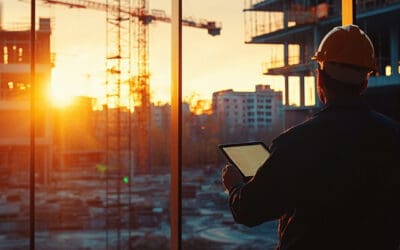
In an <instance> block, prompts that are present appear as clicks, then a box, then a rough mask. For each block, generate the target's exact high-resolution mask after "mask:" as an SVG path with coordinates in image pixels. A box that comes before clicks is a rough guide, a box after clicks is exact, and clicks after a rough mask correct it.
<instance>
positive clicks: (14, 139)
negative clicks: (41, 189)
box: [0, 18, 52, 182]
mask: <svg viewBox="0 0 400 250" xmlns="http://www.w3.org/2000/svg"><path fill="white" fill-rule="evenodd" d="M0 25H1V24H0ZM50 35H51V27H50V19H49V18H41V19H40V20H39V29H38V30H37V31H36V37H37V39H36V51H37V58H36V79H35V82H36V86H35V92H36V97H35V99H36V105H37V109H36V112H35V113H36V145H37V150H36V151H37V152H36V154H37V155H36V162H37V166H38V169H37V173H39V177H40V180H41V181H42V182H45V181H46V180H47V171H46V169H48V168H50V167H51V164H52V128H51V115H50V108H49V105H48V103H47V102H48V98H47V90H48V89H49V87H50V76H51V69H52V58H51V53H50ZM30 76H31V73H30V30H29V26H24V25H19V26H18V25H17V26H12V27H10V28H4V29H3V27H0V119H1V122H0V124H1V125H0V169H1V172H2V173H1V175H0V176H1V177H2V178H5V179H7V176H8V174H10V173H9V172H14V173H13V174H22V175H24V176H26V177H27V174H28V166H29V159H30V158H29V157H30V156H29V152H30V140H29V138H30V137H29V135H30V98H31V83H30V82H31V80H30Z"/></svg>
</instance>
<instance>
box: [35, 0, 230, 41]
mask: <svg viewBox="0 0 400 250" xmlns="http://www.w3.org/2000/svg"><path fill="white" fill-rule="evenodd" d="M41 2H43V3H45V4H58V5H63V6H67V7H70V8H80V9H93V10H101V11H107V10H112V11H120V12H122V13H125V14H129V15H130V16H132V17H137V18H139V20H141V21H142V22H143V23H144V24H150V23H151V22H153V21H160V22H166V23H170V22H171V17H169V16H167V15H166V14H165V12H164V11H163V10H157V9H154V10H151V11H150V12H149V13H147V12H146V13H144V12H143V10H141V9H139V8H133V9H129V10H126V9H121V8H120V7H119V6H117V5H110V4H106V3H101V2H96V1H91V0H41ZM182 25H183V26H189V27H194V28H200V29H206V30H207V31H208V34H209V35H211V36H217V35H220V33H221V28H222V25H221V23H220V22H215V21H207V20H201V21H195V20H193V19H192V18H183V20H182Z"/></svg>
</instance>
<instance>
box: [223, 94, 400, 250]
mask: <svg viewBox="0 0 400 250" xmlns="http://www.w3.org/2000/svg"><path fill="white" fill-rule="evenodd" d="M270 150H271V156H270V158H269V159H268V160H267V161H266V162H265V164H264V165H263V166H262V167H261V168H260V169H259V170H258V172H257V173H256V175H255V176H254V177H253V178H251V179H250V181H249V182H247V183H246V184H243V185H240V186H238V187H235V188H233V189H232V190H231V192H230V207H231V211H232V214H233V216H234V219H235V221H236V222H238V223H241V224H244V225H247V226H254V225H258V224H261V223H263V222H265V221H270V220H275V219H279V228H278V229H279V245H278V247H277V248H278V249H281V250H282V249H360V250H361V249H362V250H363V249H379V250H381V249H396V250H397V249H398V246H399V241H400V224H399V222H400V219H399V216H400V207H399V200H400V125H399V123H397V122H395V121H393V120H391V119H389V118H388V117H386V116H384V115H382V114H380V113H377V112H374V111H372V110H371V109H370V108H369V107H368V106H367V105H366V104H365V102H364V101H363V99H362V98H357V99H352V100H342V101H340V102H336V103H331V104H328V105H326V107H325V108H324V109H323V110H322V111H320V112H319V113H317V114H316V115H314V116H313V117H312V118H311V119H309V120H308V121H306V122H304V123H302V124H300V125H299V126H296V127H294V128H292V129H290V130H288V131H286V132H284V133H283V134H281V135H280V136H279V137H278V138H276V139H275V140H274V141H273V143H272V145H271V147H270Z"/></svg>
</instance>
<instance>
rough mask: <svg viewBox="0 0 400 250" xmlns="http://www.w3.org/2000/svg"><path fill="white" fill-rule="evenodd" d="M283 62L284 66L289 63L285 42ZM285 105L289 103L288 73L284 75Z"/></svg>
mask: <svg viewBox="0 0 400 250" xmlns="http://www.w3.org/2000/svg"><path fill="white" fill-rule="evenodd" d="M283 63H284V66H288V65H289V44H288V43H287V42H285V43H284V44H283ZM285 105H286V106H288V105H289V75H288V74H286V75H285Z"/></svg>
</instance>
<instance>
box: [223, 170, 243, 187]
mask: <svg viewBox="0 0 400 250" xmlns="http://www.w3.org/2000/svg"><path fill="white" fill-rule="evenodd" d="M243 181H244V180H243V176H242V174H241V173H240V172H239V170H238V169H237V168H235V167H234V166H231V165H229V164H228V165H226V166H225V167H224V168H223V169H222V184H223V185H224V187H225V188H226V189H227V190H228V191H230V190H231V189H232V188H233V187H234V186H236V185H238V184H239V183H241V182H243Z"/></svg>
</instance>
